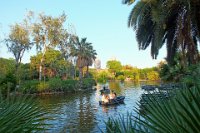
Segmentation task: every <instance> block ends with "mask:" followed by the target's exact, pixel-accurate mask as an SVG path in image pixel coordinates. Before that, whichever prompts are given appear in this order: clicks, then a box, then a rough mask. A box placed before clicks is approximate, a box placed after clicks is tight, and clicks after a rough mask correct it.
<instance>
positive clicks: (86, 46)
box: [70, 37, 96, 80]
mask: <svg viewBox="0 0 200 133" xmlns="http://www.w3.org/2000/svg"><path fill="white" fill-rule="evenodd" d="M70 47H71V54H70V55H71V56H74V57H77V60H76V65H77V66H78V68H79V79H80V80H81V79H82V77H83V68H84V67H85V66H89V65H90V64H91V62H92V61H91V60H92V59H94V58H95V55H96V52H95V51H94V50H93V47H92V46H91V43H88V42H86V38H82V39H81V41H80V40H79V38H78V37H75V38H74V39H72V40H71V45H70Z"/></svg>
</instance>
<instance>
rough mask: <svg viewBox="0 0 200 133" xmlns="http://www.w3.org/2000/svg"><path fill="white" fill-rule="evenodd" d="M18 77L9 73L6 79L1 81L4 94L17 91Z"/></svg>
mask: <svg viewBox="0 0 200 133" xmlns="http://www.w3.org/2000/svg"><path fill="white" fill-rule="evenodd" d="M16 83H17V80H16V77H15V75H14V74H13V73H11V72H9V73H7V74H6V75H5V77H3V78H1V80H0V91H1V93H2V94H6V92H7V90H8V89H9V91H10V92H12V91H14V90H15V87H16Z"/></svg>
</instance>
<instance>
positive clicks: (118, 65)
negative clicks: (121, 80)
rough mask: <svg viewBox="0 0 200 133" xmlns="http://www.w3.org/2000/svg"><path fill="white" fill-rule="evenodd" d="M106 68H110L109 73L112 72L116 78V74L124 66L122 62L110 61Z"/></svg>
mask: <svg viewBox="0 0 200 133" xmlns="http://www.w3.org/2000/svg"><path fill="white" fill-rule="evenodd" d="M106 67H107V68H108V71H110V72H111V73H113V74H114V75H115V76H116V73H117V72H119V71H120V70H121V68H122V65H121V62H120V61H116V60H110V61H107V63H106Z"/></svg>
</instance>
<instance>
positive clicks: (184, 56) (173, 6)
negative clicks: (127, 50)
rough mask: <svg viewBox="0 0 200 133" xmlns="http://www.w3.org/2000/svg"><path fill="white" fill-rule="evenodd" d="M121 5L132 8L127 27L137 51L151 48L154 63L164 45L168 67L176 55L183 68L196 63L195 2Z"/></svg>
mask: <svg viewBox="0 0 200 133" xmlns="http://www.w3.org/2000/svg"><path fill="white" fill-rule="evenodd" d="M123 3H124V4H128V5H130V4H133V3H134V4H135V5H134V7H133V9H132V11H131V12H130V15H129V18H128V26H129V27H132V28H133V29H134V30H135V31H136V38H137V41H138V47H139V49H141V50H145V49H146V48H147V47H149V46H150V47H151V56H152V58H153V59H156V58H157V56H158V53H159V50H160V48H161V47H162V46H163V45H164V44H165V43H166V46H167V62H168V63H169V64H170V65H173V63H174V57H175V55H176V53H177V52H180V53H181V60H182V61H183V65H190V64H196V63H197V62H198V61H199V53H198V45H197V44H198V42H199V39H198V38H199V29H200V21H199V19H198V18H199V16H200V13H199V11H198V8H199V7H200V4H199V2H198V1H197V0H176V1H174V0H167V1H166V0H158V1H156V0H139V1H136V2H135V1H134V0H123Z"/></svg>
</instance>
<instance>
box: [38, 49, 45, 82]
mask: <svg viewBox="0 0 200 133" xmlns="http://www.w3.org/2000/svg"><path fill="white" fill-rule="evenodd" d="M45 53H46V45H45V46H44V51H43V53H42V58H41V60H40V69H39V81H41V80H42V65H43V63H44V55H45Z"/></svg>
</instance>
